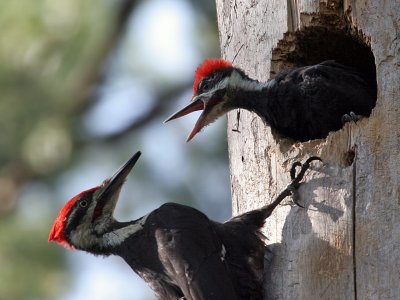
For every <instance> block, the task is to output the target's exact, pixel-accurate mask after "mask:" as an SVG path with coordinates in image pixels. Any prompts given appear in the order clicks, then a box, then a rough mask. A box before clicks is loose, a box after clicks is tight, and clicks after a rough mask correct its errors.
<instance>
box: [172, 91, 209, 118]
mask: <svg viewBox="0 0 400 300" xmlns="http://www.w3.org/2000/svg"><path fill="white" fill-rule="evenodd" d="M203 109H204V103H203V101H202V100H201V98H200V97H199V96H195V97H193V98H192V101H190V103H189V104H188V105H186V106H185V107H184V108H182V109H181V110H179V111H177V112H176V113H174V114H173V115H172V116H170V117H169V118H168V119H166V120H165V121H164V123H167V122H169V121H171V120H174V119H178V118H180V117H183V116H186V115H187V114H190V113H192V112H194V111H197V110H203Z"/></svg>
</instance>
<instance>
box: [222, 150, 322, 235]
mask: <svg viewBox="0 0 400 300" xmlns="http://www.w3.org/2000/svg"><path fill="white" fill-rule="evenodd" d="M314 160H318V161H322V160H321V158H319V157H317V156H311V157H309V158H308V159H307V160H306V161H305V162H304V163H303V164H302V163H300V162H298V161H297V162H295V163H294V164H293V165H292V168H291V169H290V178H291V180H292V181H291V183H290V184H289V185H288V186H287V187H286V188H285V189H284V190H283V191H282V192H281V193H280V194H279V195H278V197H276V199H275V200H274V201H273V202H272V203H270V204H268V205H265V206H263V207H261V208H259V209H255V210H252V211H249V212H246V213H244V214H241V215H238V216H236V217H234V218H232V219H230V220H229V221H228V222H232V223H234V222H238V223H242V224H246V225H250V226H255V227H257V228H261V227H262V226H263V225H264V222H265V219H267V218H268V217H269V216H270V215H271V214H272V212H273V211H274V209H275V208H276V207H277V206H278V205H279V204H280V203H281V202H282V200H283V199H285V198H286V197H288V196H290V195H293V196H295V195H296V194H295V193H296V191H297V189H298V188H299V186H300V182H301V181H302V180H303V177H304V174H305V173H306V171H307V170H308V169H309V167H310V163H311V162H312V161H314ZM297 167H301V169H300V172H299V173H298V174H297V175H296V168H297ZM294 203H295V204H297V205H298V206H300V207H303V206H301V205H300V204H298V203H297V200H296V199H294Z"/></svg>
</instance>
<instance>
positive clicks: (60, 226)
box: [48, 187, 98, 249]
mask: <svg viewBox="0 0 400 300" xmlns="http://www.w3.org/2000/svg"><path fill="white" fill-rule="evenodd" d="M97 188H98V187H94V188H91V189H89V190H86V191H83V192H81V193H79V194H78V195H76V196H75V197H73V198H72V199H71V200H69V201H68V202H67V203H66V204H65V205H64V207H63V208H62V209H61V210H60V212H59V213H58V216H57V218H56V220H55V221H54V224H53V227H52V228H51V231H50V234H49V239H48V241H49V242H51V241H56V242H57V243H59V244H61V245H63V246H64V247H66V248H68V249H73V247H72V246H71V245H70V244H69V243H68V242H67V240H66V238H65V236H64V227H65V222H66V221H67V217H68V215H69V213H70V212H71V208H72V206H74V204H75V202H76V200H78V199H79V198H80V197H81V196H82V195H83V194H86V193H88V192H91V191H94V190H96V189H97Z"/></svg>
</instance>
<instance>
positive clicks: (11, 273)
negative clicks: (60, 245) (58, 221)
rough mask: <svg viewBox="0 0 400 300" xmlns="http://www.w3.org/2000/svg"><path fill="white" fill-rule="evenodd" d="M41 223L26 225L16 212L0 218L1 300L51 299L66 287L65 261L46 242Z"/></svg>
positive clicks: (45, 227) (45, 232)
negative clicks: (40, 238)
mask: <svg viewBox="0 0 400 300" xmlns="http://www.w3.org/2000/svg"><path fill="white" fill-rule="evenodd" d="M47 232H48V228H47V226H46V225H45V224H44V223H41V224H40V225H38V226H29V225H27V224H25V223H23V222H19V218H18V217H17V216H16V215H15V213H12V214H9V215H7V216H5V217H3V218H1V219H0V245H1V248H0V266H1V270H0V299H8V300H13V299H54V298H56V296H57V293H58V292H59V291H60V289H62V287H63V286H65V284H66V281H67V276H66V274H65V273H63V272H62V270H63V268H62V266H63V264H64V260H63V259H62V256H61V252H60V251H54V249H53V248H52V247H48V245H47V244H46V243H44V242H43V243H38V237H42V240H43V241H45V240H46V235H47Z"/></svg>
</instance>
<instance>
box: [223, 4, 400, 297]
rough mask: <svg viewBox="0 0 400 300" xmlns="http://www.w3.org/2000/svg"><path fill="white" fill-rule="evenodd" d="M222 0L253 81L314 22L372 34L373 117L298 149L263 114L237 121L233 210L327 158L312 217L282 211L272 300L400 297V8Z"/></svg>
mask: <svg viewBox="0 0 400 300" xmlns="http://www.w3.org/2000/svg"><path fill="white" fill-rule="evenodd" d="M341 2H344V3H343V7H342V3H341ZM216 3H217V13H218V25H219V31H220V44H221V50H222V56H223V57H224V58H226V59H229V60H231V61H234V64H235V65H237V66H239V67H241V68H243V69H244V70H245V71H246V72H247V74H248V75H249V76H251V77H253V78H257V79H259V80H267V79H268V78H269V75H270V72H271V71H279V70H281V69H283V68H285V67H287V66H290V65H291V64H292V63H291V62H288V61H285V59H284V55H283V56H280V55H279V53H277V51H276V49H275V48H276V47H277V45H278V43H279V44H280V45H281V46H282V49H283V48H285V47H286V48H285V49H287V51H288V52H290V51H292V50H293V45H292V44H291V42H292V41H293V40H294V38H295V36H294V34H293V33H294V32H295V31H296V30H299V29H303V28H306V27H307V26H310V25H322V26H326V27H327V28H328V27H329V28H347V29H348V28H352V30H353V33H357V31H358V30H361V31H362V34H364V35H365V36H364V37H363V39H364V41H367V42H368V41H370V44H371V49H372V51H373V54H374V56H375V63H376V71H377V82H378V102H377V106H376V108H375V109H374V111H373V113H372V115H371V117H370V118H368V119H364V120H362V121H360V122H358V123H357V124H347V125H346V126H345V127H344V128H343V129H342V130H340V131H338V132H335V133H332V134H330V135H329V136H328V138H327V139H324V140H316V141H311V142H306V143H293V142H292V141H289V140H286V139H280V138H278V137H274V136H273V134H272V133H271V131H270V129H269V127H268V126H265V125H264V124H263V122H262V121H261V119H260V118H259V117H257V116H256V115H255V114H252V113H249V112H247V111H243V110H240V115H239V114H238V112H237V111H235V112H231V113H229V115H228V141H229V155H230V171H231V182H232V206H233V211H234V214H237V213H239V212H243V211H247V210H250V209H252V208H256V207H259V206H261V205H263V204H265V203H268V202H270V201H271V199H272V198H273V197H274V196H276V195H277V194H278V193H279V192H280V191H281V190H282V189H283V188H284V187H285V185H286V184H287V183H288V181H289V174H288V171H289V169H290V166H291V164H292V163H293V162H294V161H296V160H304V159H305V158H307V157H308V156H310V155H319V156H321V157H322V158H323V159H324V161H325V164H324V165H323V166H322V165H319V166H318V167H316V168H315V170H314V171H311V172H310V173H309V174H308V176H306V181H307V184H304V185H303V186H302V187H301V190H300V192H301V196H302V199H303V201H304V204H305V205H306V207H307V209H300V208H297V207H290V206H283V207H281V208H278V209H277V211H276V212H275V213H274V214H273V216H272V217H271V218H270V219H269V220H268V222H267V224H266V229H265V231H266V232H265V233H266V235H267V236H268V238H269V241H268V243H269V244H271V249H272V250H273V258H272V261H271V262H270V263H269V265H270V266H269V268H268V269H267V270H266V285H265V288H266V298H268V299H400V99H399V95H400V1H398V0H396V1H395V0H393V1H374V0H366V1H365V0H362V1H358V0H355V1H329V0H326V1H322V0H321V1H320V2H318V1H314V0H313V1H311V0H288V1H282V0H259V1H254V0H231V1H228V0H217V1H216ZM359 34H360V36H362V35H361V33H360V32H359ZM282 40H284V41H283V43H282ZM279 41H281V42H279ZM334 47H338V48H340V45H335V44H332V48H334ZM273 49H275V51H273ZM339 50H340V51H342V52H345V51H349V49H346V48H345V47H342V48H340V49H339ZM321 51H322V50H321ZM278 52H279V51H278ZM233 129H235V130H233ZM354 153H355V157H354V159H353V158H352V154H354ZM351 162H352V163H351Z"/></svg>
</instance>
